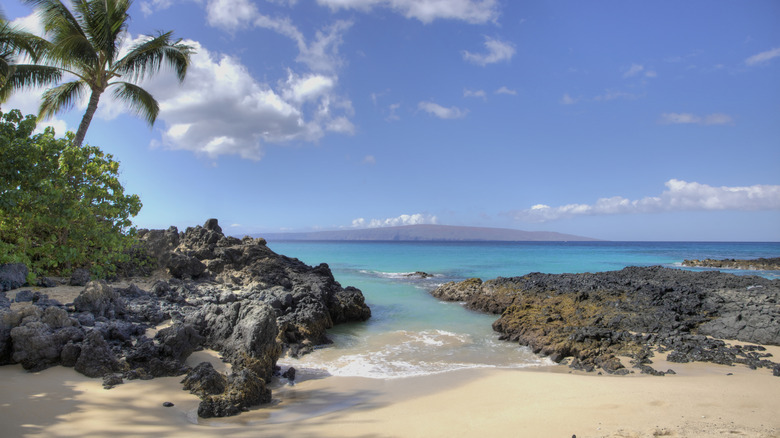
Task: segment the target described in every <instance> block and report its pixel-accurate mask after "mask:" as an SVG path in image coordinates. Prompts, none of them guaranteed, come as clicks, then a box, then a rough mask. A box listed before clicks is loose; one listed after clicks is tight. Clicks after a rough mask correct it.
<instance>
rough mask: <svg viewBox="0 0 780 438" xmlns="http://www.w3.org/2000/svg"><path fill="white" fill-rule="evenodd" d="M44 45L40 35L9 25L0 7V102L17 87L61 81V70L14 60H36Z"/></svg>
mask: <svg viewBox="0 0 780 438" xmlns="http://www.w3.org/2000/svg"><path fill="white" fill-rule="evenodd" d="M47 44H48V42H47V41H46V40H44V39H43V38H40V37H38V36H35V35H33V34H31V33H28V32H24V31H22V30H20V29H17V28H16V27H14V26H11V24H10V23H9V22H8V20H6V18H5V15H4V14H3V11H2V10H0V103H3V102H5V101H6V100H8V98H9V97H10V96H11V94H12V93H13V92H14V91H16V90H18V89H21V88H24V87H28V86H29V87H37V86H46V85H50V84H54V83H57V82H58V81H59V80H60V78H61V77H62V73H61V72H60V70H58V69H56V68H54V67H48V66H43V65H36V64H19V63H17V61H18V60H19V59H22V58H25V57H28V58H30V59H31V60H32V61H33V62H36V61H37V60H38V58H39V55H40V53H41V52H42V51H44V50H45V49H46V45H47Z"/></svg>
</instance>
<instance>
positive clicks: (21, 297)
mask: <svg viewBox="0 0 780 438" xmlns="http://www.w3.org/2000/svg"><path fill="white" fill-rule="evenodd" d="M32 300H33V292H32V291H31V290H27V289H25V290H20V291H19V292H17V293H16V298H15V299H14V301H16V302H17V303H29V302H32Z"/></svg>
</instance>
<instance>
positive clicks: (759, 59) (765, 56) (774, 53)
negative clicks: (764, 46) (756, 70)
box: [745, 47, 780, 66]
mask: <svg viewBox="0 0 780 438" xmlns="http://www.w3.org/2000/svg"><path fill="white" fill-rule="evenodd" d="M778 56H780V47H775V48H774V49H771V50H767V51H766V52H761V53H758V54H755V55H753V56H751V57H749V58H747V59H746V60H745V64H747V65H750V66H753V65H759V64H763V63H765V62H767V61H769V60H770V59H773V58H777V57H778Z"/></svg>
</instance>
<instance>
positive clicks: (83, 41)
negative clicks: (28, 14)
mask: <svg viewBox="0 0 780 438" xmlns="http://www.w3.org/2000/svg"><path fill="white" fill-rule="evenodd" d="M22 2H23V3H25V4H28V5H31V6H33V7H34V8H36V10H37V11H38V15H39V17H40V19H41V23H42V24H43V27H44V29H45V31H46V34H47V35H49V36H50V41H51V44H52V46H53V50H52V51H51V52H50V53H48V54H47V56H48V57H47V61H48V62H50V63H52V64H57V65H72V64H73V61H74V60H79V61H80V62H83V63H87V64H94V63H95V62H96V59H97V55H96V53H95V50H94V49H92V50H89V48H90V47H91V46H92V44H91V43H90V41H89V38H88V37H87V35H86V33H85V32H84V30H83V29H82V27H81V24H80V23H79V18H81V17H80V16H74V15H73V14H72V13H71V11H70V10H69V9H68V8H67V7H66V6H65V5H64V4H63V3H62V1H60V0H22Z"/></svg>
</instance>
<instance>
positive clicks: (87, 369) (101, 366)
mask: <svg viewBox="0 0 780 438" xmlns="http://www.w3.org/2000/svg"><path fill="white" fill-rule="evenodd" d="M75 369H76V371H78V372H80V373H81V374H83V375H85V376H87V377H103V376H105V375H106V374H109V373H115V372H119V371H121V366H120V365H119V362H118V361H117V360H116V357H115V356H114V353H113V352H112V351H111V348H110V347H109V346H108V343H107V342H106V340H105V339H103V336H102V335H101V334H100V332H98V331H96V330H93V331H91V332H89V334H87V337H86V339H85V340H84V342H83V343H82V344H81V354H79V358H78V360H77V361H76V364H75Z"/></svg>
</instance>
